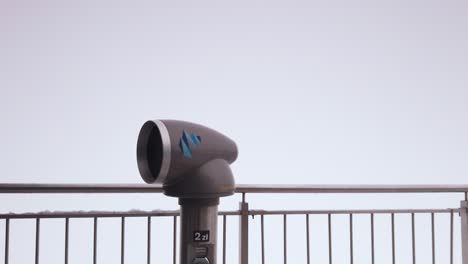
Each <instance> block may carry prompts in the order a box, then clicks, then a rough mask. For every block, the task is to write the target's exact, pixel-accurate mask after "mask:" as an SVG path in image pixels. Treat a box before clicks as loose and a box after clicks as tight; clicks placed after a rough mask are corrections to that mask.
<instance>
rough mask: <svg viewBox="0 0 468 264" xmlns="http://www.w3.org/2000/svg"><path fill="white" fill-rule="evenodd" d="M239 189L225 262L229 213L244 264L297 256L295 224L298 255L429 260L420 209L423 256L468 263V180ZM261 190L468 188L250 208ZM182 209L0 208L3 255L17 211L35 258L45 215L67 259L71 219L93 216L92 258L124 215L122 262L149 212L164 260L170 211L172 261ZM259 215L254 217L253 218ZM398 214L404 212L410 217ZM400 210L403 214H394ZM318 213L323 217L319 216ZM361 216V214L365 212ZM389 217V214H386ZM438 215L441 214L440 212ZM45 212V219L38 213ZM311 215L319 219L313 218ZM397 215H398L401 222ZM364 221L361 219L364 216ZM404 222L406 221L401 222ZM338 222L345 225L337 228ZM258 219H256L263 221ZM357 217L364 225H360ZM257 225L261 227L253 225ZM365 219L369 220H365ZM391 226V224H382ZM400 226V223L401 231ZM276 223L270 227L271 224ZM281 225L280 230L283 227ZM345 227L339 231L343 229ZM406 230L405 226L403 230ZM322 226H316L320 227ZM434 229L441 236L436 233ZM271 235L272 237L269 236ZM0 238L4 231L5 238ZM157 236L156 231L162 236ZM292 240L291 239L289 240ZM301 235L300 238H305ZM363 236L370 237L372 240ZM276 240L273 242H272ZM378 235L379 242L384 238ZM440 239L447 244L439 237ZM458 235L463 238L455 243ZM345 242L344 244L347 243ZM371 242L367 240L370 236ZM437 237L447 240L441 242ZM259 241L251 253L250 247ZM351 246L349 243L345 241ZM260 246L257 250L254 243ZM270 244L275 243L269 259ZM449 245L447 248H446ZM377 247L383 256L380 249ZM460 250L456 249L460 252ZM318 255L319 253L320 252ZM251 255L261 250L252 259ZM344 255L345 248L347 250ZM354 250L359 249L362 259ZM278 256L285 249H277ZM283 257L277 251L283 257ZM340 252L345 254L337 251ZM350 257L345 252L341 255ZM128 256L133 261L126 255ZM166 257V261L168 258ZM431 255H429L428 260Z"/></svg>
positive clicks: (32, 189) (14, 187)
mask: <svg viewBox="0 0 468 264" xmlns="http://www.w3.org/2000/svg"><path fill="white" fill-rule="evenodd" d="M161 192H162V188H161V187H159V186H151V185H63V184H57V185H51V184H0V193H3V194H7V193H9V194H21V193H23V194H30V193H51V194H52V193H62V194H64V193H161ZM236 192H237V193H239V194H242V200H241V202H240V205H239V210H235V211H221V212H219V217H220V219H222V222H221V221H220V223H222V227H221V229H222V231H221V232H220V236H221V239H220V240H219V241H222V243H220V245H219V248H220V250H219V252H220V254H219V255H220V258H219V259H220V262H221V263H223V264H226V263H232V259H235V258H233V257H232V256H229V255H228V252H227V249H228V248H230V247H231V246H233V245H234V244H235V243H234V242H233V240H234V239H232V238H228V228H230V226H229V225H228V224H227V223H229V222H230V220H228V219H229V218H232V217H235V218H238V219H239V229H238V230H237V231H238V248H237V249H238V252H239V256H238V261H239V263H240V264H247V263H248V262H249V260H250V261H251V262H253V263H260V262H261V263H262V264H265V263H284V264H286V263H288V261H289V262H292V263H296V262H301V261H297V259H298V254H297V251H298V250H295V252H293V253H292V254H291V253H289V252H288V250H289V249H291V247H290V243H291V240H290V239H289V240H288V238H290V237H291V234H290V232H292V231H297V230H303V231H300V232H296V233H300V234H301V236H302V237H297V236H295V237H293V238H295V239H293V240H292V241H293V246H294V247H297V246H298V244H299V243H301V244H304V246H303V248H302V249H303V252H302V253H299V254H301V255H302V257H301V259H302V260H303V262H301V263H307V264H310V263H329V264H332V263H351V264H353V263H362V260H361V259H364V258H363V257H362V256H366V259H367V260H368V262H367V263H372V264H375V263H392V264H394V263H413V264H415V263H426V262H422V261H421V260H418V258H417V255H418V254H417V253H418V249H419V246H418V244H417V241H418V235H417V227H418V226H417V223H418V221H417V217H427V219H428V220H429V222H428V225H427V226H428V228H427V229H426V230H424V232H425V233H427V234H428V238H427V239H419V241H421V240H423V242H427V241H425V240H429V245H430V246H429V250H427V248H424V250H419V251H424V252H423V254H425V255H427V257H426V259H430V263H433V264H435V263H450V264H453V263H463V264H468V211H467V208H468V202H467V199H466V198H467V192H468V185H437V186H436V185H411V186H403V185H391V186H390V185H386V186H377V185H367V186H366V185H364V186H363V185H359V186H354V185H301V186H295V185H238V186H237V188H236ZM255 193H257V194H261V193H332V194H339V193H348V194H355V193H367V194H375V193H461V194H464V195H465V199H464V200H463V201H462V202H461V206H459V207H458V206H457V207H456V208H430V209H357V210H353V209H346V210H309V209H307V210H253V209H249V204H248V202H247V200H246V194H255ZM178 217H179V211H162V210H155V211H137V210H132V211H121V212H106V211H88V212H84V211H80V212H71V211H70V212H35V213H20V214H18V213H6V214H0V220H2V221H3V222H4V226H5V229H4V243H3V244H4V263H5V264H11V263H13V261H11V259H10V250H11V245H10V240H11V231H10V226H11V224H12V222H14V221H16V220H19V219H32V220H34V228H35V229H34V230H35V234H34V236H31V239H32V240H33V241H34V263H35V264H39V262H40V256H41V237H42V236H43V235H44V234H43V233H41V223H42V221H45V220H47V219H63V227H62V228H63V237H62V239H63V241H62V242H63V250H64V252H63V256H64V259H63V262H62V263H66V264H68V263H69V262H71V259H70V254H69V250H70V222H71V221H72V220H74V219H79V218H86V219H90V220H91V221H92V263H93V264H96V263H98V262H99V261H98V229H99V228H100V221H101V219H104V218H113V219H120V241H119V245H120V251H119V253H118V254H119V255H120V263H122V264H123V263H125V261H126V256H125V252H126V246H127V245H126V237H125V234H126V222H127V219H131V218H140V219H145V222H146V233H147V235H146V237H145V239H144V243H145V247H146V256H145V263H148V264H149V263H161V262H159V261H158V260H155V258H154V256H153V255H154V249H153V248H152V245H153V243H154V242H155V239H154V237H153V236H152V226H153V222H154V219H155V218H169V219H172V220H171V221H172V227H171V228H172V231H171V232H172V239H171V243H172V245H171V248H172V252H171V255H172V262H173V263H174V264H176V263H177V250H178V245H177V239H178V238H177V232H178V228H177V221H178ZM255 217H256V218H255ZM274 217H279V218H275V220H277V221H276V225H274V228H273V229H274V231H275V232H274V235H272V234H271V233H269V232H268V228H266V225H267V224H266V223H267V218H274ZM298 217H301V218H302V220H300V221H301V223H302V224H301V225H302V226H301V227H298V226H294V227H293V228H291V225H290V224H289V225H288V220H290V219H292V220H295V221H296V222H297V221H298ZM377 217H385V219H386V221H387V222H386V223H387V224H388V225H386V226H385V227H384V228H382V227H381V226H379V227H376V225H377V224H379V223H380V222H379V221H383V220H382V219H383V218H382V219H380V218H379V219H377ZM399 217H407V218H406V219H405V221H403V220H401V219H399ZM397 218H398V219H397ZM317 219H321V222H320V224H321V225H320V224H319V221H318V220H317ZM363 219H364V220H363ZM385 219H384V220H385ZM439 219H440V220H439ZM41 220H42V221H41ZM313 221H314V222H313ZM397 221H400V225H398V223H397ZM363 222H365V223H364V224H362V223H363ZM401 223H403V224H401ZM337 224H338V226H339V227H340V228H338V229H339V230H336V227H337ZM258 225H259V227H258ZM357 225H359V227H357ZM256 226H257V229H258V230H255V228H256ZM365 226H367V227H365ZM313 228H315V229H316V231H317V230H318V232H319V231H320V232H322V233H323V234H322V238H324V239H323V240H325V241H323V240H321V241H319V242H317V243H312V242H313V239H314V236H315V235H316V234H315V233H313V232H312V229H313ZM386 228H388V230H386V231H385V230H383V229H386ZM397 228H400V230H402V231H401V232H400V233H398V232H397ZM270 230H271V229H270ZM278 230H280V231H278ZM254 231H258V232H257V233H258V234H259V238H258V240H259V241H257V242H259V243H258V244H253V243H254V242H255V241H254V240H255V239H253V235H254V234H256V233H255V232H254ZM340 231H341V232H340ZM383 231H385V232H387V231H388V232H387V233H388V236H386V237H385V238H388V239H389V241H387V242H389V243H387V244H389V245H388V247H387V248H386V249H388V250H387V252H386V253H385V252H383V249H384V248H385V246H383V245H382V243H380V242H381V240H385V238H383V239H382V238H381V237H383V236H381V237H379V238H378V237H377V235H378V234H380V233H381V232H383ZM405 231H407V232H405ZM318 232H317V233H318ZM337 234H340V235H341V239H336V238H335V237H336V235H337ZM437 234H438V235H439V236H437ZM399 235H407V236H408V237H409V239H407V240H408V241H406V242H408V243H407V244H409V246H408V248H405V247H401V246H399V244H398V242H399V241H400V240H399V239H398V238H399V237H397V236H399ZM441 235H445V238H444V239H443V241H442V242H438V240H437V238H438V237H440V236H441ZM267 236H270V237H273V239H267ZM0 239H1V238H0ZM157 239H158V238H156V240H157ZM364 240H366V241H367V242H368V247H365V248H364V249H362V248H361V249H360V250H358V249H357V246H359V245H360V244H361V242H362V241H364ZM288 241H289V243H288ZM301 241H302V242H301ZM367 242H366V243H367ZM274 243H276V245H275V246H276V247H275V246H271V248H270V245H272V244H274ZM337 243H340V244H341V248H338V247H337V246H336V244H337ZM379 243H380V244H379ZM441 243H442V244H441ZM457 243H458V244H457ZM343 245H345V246H343ZM366 245H367V244H366ZM438 245H442V246H441V247H438ZM252 248H253V249H255V251H251V252H250V254H249V249H252ZM345 248H346V249H345ZM257 249H258V250H257ZM268 249H270V252H271V251H274V252H273V253H272V254H273V256H271V257H270V258H269V259H268V254H269V251H268ZM403 251H406V252H408V253H409V254H408V256H407V258H406V260H402V259H404V258H402V257H400V258H398V257H399V255H398V254H399V253H400V252H403ZM442 252H446V254H442ZM379 253H381V254H382V256H379ZM457 253H458V254H457ZM319 254H320V255H321V258H320V257H318V255H319ZM252 255H256V256H257V257H258V258H257V259H255V260H253V259H252V257H253V256H252ZM345 255H346V256H345ZM357 255H359V256H361V258H360V259H358V258H357ZM280 256H281V257H280ZM279 257H280V258H279ZM337 257H340V258H339V259H337ZM344 259H346V260H344ZM127 262H129V263H133V262H130V261H128V260H127ZM165 263H167V262H165ZM428 263H429V262H428Z"/></svg>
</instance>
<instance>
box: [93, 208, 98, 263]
mask: <svg viewBox="0 0 468 264" xmlns="http://www.w3.org/2000/svg"><path fill="white" fill-rule="evenodd" d="M93 263H94V264H96V263H97V217H94V228H93Z"/></svg>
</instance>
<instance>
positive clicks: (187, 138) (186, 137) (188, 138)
mask: <svg viewBox="0 0 468 264" xmlns="http://www.w3.org/2000/svg"><path fill="white" fill-rule="evenodd" d="M190 143H191V144H190ZM200 144H201V137H200V136H199V135H197V134H195V133H192V134H189V133H188V132H187V131H185V130H184V131H182V136H181V137H180V139H179V147H180V151H181V152H182V154H183V155H184V156H185V157H186V158H189V159H191V158H192V155H193V153H192V147H193V148H198V146H200ZM191 146H192V147H191Z"/></svg>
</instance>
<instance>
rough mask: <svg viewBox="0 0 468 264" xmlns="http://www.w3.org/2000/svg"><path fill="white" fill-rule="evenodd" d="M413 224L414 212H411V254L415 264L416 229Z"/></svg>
mask: <svg viewBox="0 0 468 264" xmlns="http://www.w3.org/2000/svg"><path fill="white" fill-rule="evenodd" d="M414 225H415V224H414V213H411V247H412V255H413V264H416V231H415V228H414Z"/></svg>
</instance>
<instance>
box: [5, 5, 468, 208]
mask: <svg viewBox="0 0 468 264" xmlns="http://www.w3.org/2000/svg"><path fill="white" fill-rule="evenodd" d="M467 47H468V3H467V2H466V1H461V0H460V1H415V0H411V1H408V0H407V1H394V0H392V1H344V2H339V1H286V0H278V1H252V0H248V1H247V0H246V1H244V0H237V1H230V2H228V1H107V0H105V1H48V0H44V1H8V0H0V120H1V125H0V148H1V150H0V169H1V172H0V182H3V183H7V182H8V183H25V182H30V183H142V180H141V179H140V177H139V175H138V170H137V166H136V158H135V147H136V139H137V135H138V132H139V129H140V127H141V125H142V124H143V123H144V122H145V121H146V120H148V119H181V120H187V121H192V122H197V123H201V124H204V125H206V126H209V127H212V128H214V129H217V130H219V131H221V132H223V133H225V134H226V135H228V136H229V137H231V138H232V139H234V140H235V141H236V142H237V144H238V147H239V158H238V160H237V161H236V162H235V163H234V164H233V166H232V168H233V171H234V173H235V177H236V181H237V183H259V184H271V183H295V184H350V183H353V184H466V183H467V175H468V166H467V160H468V137H467V135H468V103H467V102H468V49H467ZM4 197H6V196H4ZM8 197H10V196H8ZM151 197H152V199H156V201H158V202H157V204H156V205H154V204H152V203H145V204H144V205H142V203H141V201H143V200H145V199H146V198H141V197H139V196H138V197H136V196H131V198H128V197H127V198H122V197H119V198H115V199H117V201H119V202H116V200H112V199H111V198H109V197H107V198H105V199H104V198H102V199H103V200H105V201H104V202H102V200H100V201H101V202H95V203H94V202H93V203H91V204H90V203H86V205H87V207H86V208H85V209H88V207H90V206H91V208H90V209H93V208H97V209H108V208H112V209H116V208H117V209H119V208H127V209H128V208H136V207H139V208H142V209H154V208H164V207H167V208H172V209H174V208H176V206H177V204H176V201H174V200H173V199H169V198H162V197H161V196H151ZM309 197H310V196H309ZM458 198H460V197H457V198H450V199H451V200H450V203H449V204H448V205H446V204H447V203H444V202H440V201H441V200H443V201H445V202H446V201H447V200H444V199H438V200H437V202H435V203H440V204H442V205H443V206H445V205H446V206H458V204H457V202H456V203H455V204H454V203H453V201H458V200H459V199H458ZM9 199H11V200H10V201H12V202H11V203H8V204H7V205H5V204H3V205H2V209H1V210H3V211H10V210H29V209H31V208H36V209H38V208H39V209H40V208H43V209H44V208H46V209H53V208H50V206H51V204H54V208H58V209H70V205H71V204H73V206H74V207H73V208H79V209H82V208H84V207H83V201H87V200H86V198H80V199H81V200H79V199H78V200H76V201H75V200H73V202H71V201H70V202H67V203H59V202H57V201H56V200H54V198H51V197H43V200H40V199H39V198H38V200H37V201H47V202H37V203H31V202H30V200H28V199H26V198H21V197H13V196H12V197H10V198H9ZM106 199H107V200H106ZM447 199H448V198H447ZM267 200H268V199H264V200H262V201H263V202H265V201H267ZM13 201H14V202H13ZM152 201H154V200H152ZM237 201H238V199H237V198H236V200H235V202H231V205H233V206H234V207H235V206H236V203H237ZM328 201H329V202H330V203H333V202H332V201H330V200H328ZM385 201H386V200H385ZM385 201H384V202H385ZM275 202H276V205H278V204H281V202H279V203H278V201H275ZM373 202H375V203H372V204H371V202H368V203H364V204H361V205H359V206H363V207H365V206H366V205H370V206H375V205H376V204H378V202H377V201H373ZM337 204H338V205H339V202H337ZM397 204H398V205H399V206H403V205H405V202H404V201H402V202H400V203H397ZM257 205H258V206H262V205H260V204H257ZM267 205H268V202H267ZM267 205H265V204H263V206H267ZM270 205H271V206H273V205H275V204H274V203H273V204H270ZM317 206H320V207H325V208H326V207H327V206H326V205H323V204H320V203H319V204H318V205H317ZM103 207H104V208H103ZM231 207H232V206H231Z"/></svg>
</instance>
